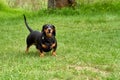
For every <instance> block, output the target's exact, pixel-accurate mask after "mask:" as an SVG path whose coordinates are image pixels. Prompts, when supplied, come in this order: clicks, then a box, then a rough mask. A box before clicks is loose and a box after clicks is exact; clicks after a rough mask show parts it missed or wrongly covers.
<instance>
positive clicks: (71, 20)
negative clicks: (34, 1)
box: [0, 13, 120, 80]
mask: <svg viewBox="0 0 120 80" xmlns="http://www.w3.org/2000/svg"><path fill="white" fill-rule="evenodd" d="M21 16H22V15H21ZM26 17H27V21H28V23H29V25H30V26H31V28H32V29H34V30H39V31H41V29H42V25H43V24H46V23H51V24H54V25H55V27H56V31H57V35H56V38H57V41H58V48H57V56H56V57H53V56H51V53H46V55H45V57H43V58H41V57H39V53H38V51H37V50H36V49H35V47H34V46H32V47H31V48H30V50H29V53H28V54H26V53H25V49H26V37H27V35H28V34H29V31H28V30H27V28H26V27H25V24H24V20H23V17H18V18H17V17H16V18H15V17H14V18H12V17H11V18H9V19H3V20H2V19H0V80H119V79H120V15H117V14H110V13H109V14H107V13H106V14H96V15H76V16H75V15H73V16H72V15H71V16H60V15H51V16H41V17H40V16H35V17H30V16H29V15H26Z"/></svg>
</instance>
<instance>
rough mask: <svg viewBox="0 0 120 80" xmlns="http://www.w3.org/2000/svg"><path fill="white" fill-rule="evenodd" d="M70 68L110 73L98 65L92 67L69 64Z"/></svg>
mask: <svg viewBox="0 0 120 80" xmlns="http://www.w3.org/2000/svg"><path fill="white" fill-rule="evenodd" d="M69 68H72V69H75V70H79V71H83V70H87V71H91V72H94V73H100V74H102V75H103V76H107V75H109V72H107V71H104V70H100V69H98V68H96V67H90V66H69Z"/></svg>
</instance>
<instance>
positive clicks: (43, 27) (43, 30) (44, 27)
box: [41, 24, 46, 32]
mask: <svg viewBox="0 0 120 80" xmlns="http://www.w3.org/2000/svg"><path fill="white" fill-rule="evenodd" d="M45 26H46V24H45V25H43V27H42V31H41V32H44V29H45Z"/></svg>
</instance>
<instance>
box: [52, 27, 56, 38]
mask: <svg viewBox="0 0 120 80" xmlns="http://www.w3.org/2000/svg"><path fill="white" fill-rule="evenodd" d="M52 26H53V35H54V36H56V29H55V26H54V25H52Z"/></svg>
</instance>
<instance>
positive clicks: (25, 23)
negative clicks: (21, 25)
mask: <svg viewBox="0 0 120 80" xmlns="http://www.w3.org/2000/svg"><path fill="white" fill-rule="evenodd" d="M23 16H24V20H25V25H26V27H27V29H28V30H29V31H30V32H32V31H33V30H32V29H31V28H30V27H29V26H28V23H27V21H26V17H25V15H23Z"/></svg>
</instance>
